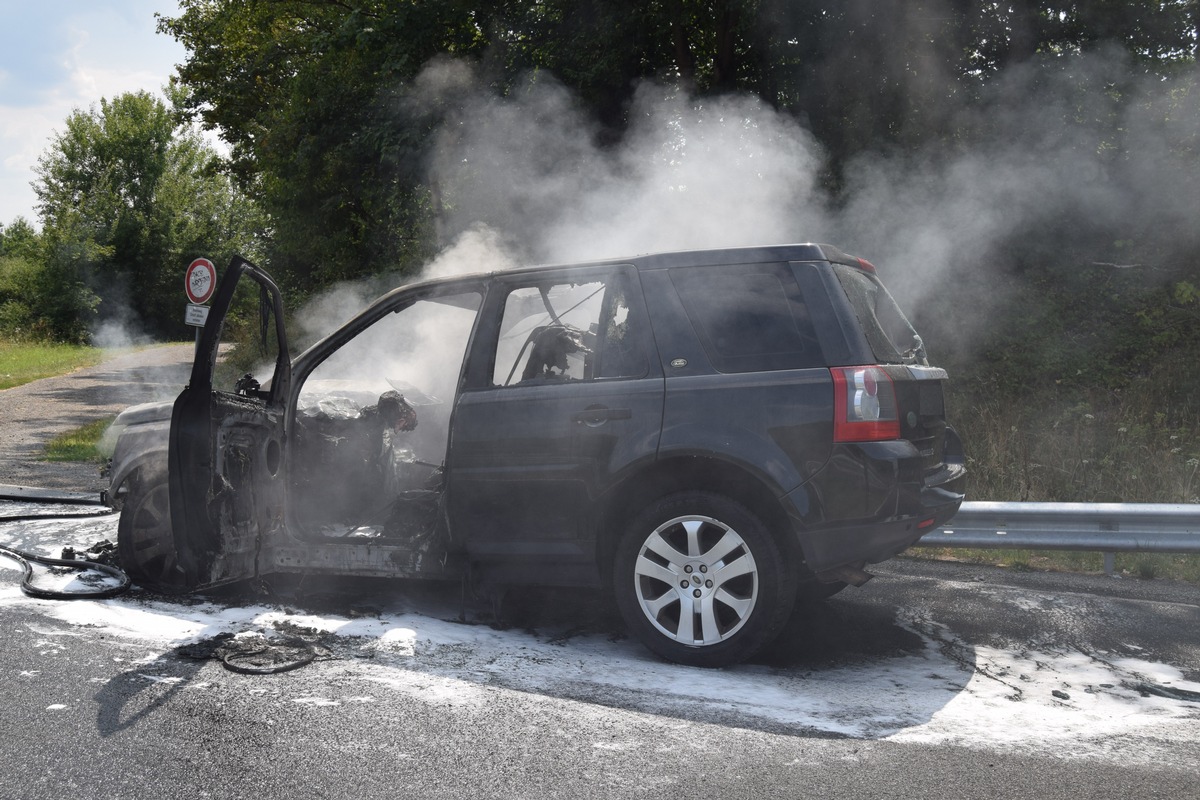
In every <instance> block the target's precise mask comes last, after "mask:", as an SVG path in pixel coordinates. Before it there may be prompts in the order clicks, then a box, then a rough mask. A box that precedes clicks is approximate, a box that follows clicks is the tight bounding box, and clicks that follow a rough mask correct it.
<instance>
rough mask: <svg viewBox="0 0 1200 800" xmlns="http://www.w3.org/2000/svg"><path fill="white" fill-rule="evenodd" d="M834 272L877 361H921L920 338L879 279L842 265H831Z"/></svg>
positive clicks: (922, 353)
mask: <svg viewBox="0 0 1200 800" xmlns="http://www.w3.org/2000/svg"><path fill="white" fill-rule="evenodd" d="M833 271H834V274H835V275H837V277H838V281H839V282H840V283H841V285H842V290H843V291H844V292H845V293H846V298H847V299H848V300H849V301H850V305H851V306H852V307H853V308H854V315H855V316H856V317H857V318H858V323H859V325H860V326H861V327H862V330H863V333H864V335H866V337H867V343H868V344H870V346H871V352H872V353H874V354H875V358H876V359H878V360H879V361H880V362H881V363H884V364H899V363H905V364H911V363H914V362H917V361H921V360H923V359H924V357H925V354H924V346H923V344H922V342H921V337H920V336H918V335H917V332H916V331H915V330H914V329H913V327H912V325H911V324H910V323H909V321H908V318H907V317H905V316H904V312H903V311H901V310H900V307H899V306H898V305H896V301H895V300H893V299H892V296H891V294H889V293H888V290H887V289H886V288H885V287H884V285H883V283H881V282H880V280H879V278H878V277H876V276H875V275H872V274H869V273H867V272H863V271H862V270H861V269H855V268H854V267H849V266H846V265H845V264H834V265H833Z"/></svg>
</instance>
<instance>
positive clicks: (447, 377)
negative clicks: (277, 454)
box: [296, 292, 480, 462]
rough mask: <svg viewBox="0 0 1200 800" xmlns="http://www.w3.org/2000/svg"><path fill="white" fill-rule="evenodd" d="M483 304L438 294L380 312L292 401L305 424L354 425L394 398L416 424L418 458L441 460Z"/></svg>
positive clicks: (470, 297)
mask: <svg viewBox="0 0 1200 800" xmlns="http://www.w3.org/2000/svg"><path fill="white" fill-rule="evenodd" d="M479 305H480V296H479V294H478V293H476V292H468V293H463V294H461V295H459V294H455V295H450V296H436V297H432V298H428V299H422V300H417V301H416V302H414V303H412V304H410V305H407V306H403V307H401V308H400V309H398V310H396V311H395V312H393V313H389V314H384V315H383V316H382V317H380V318H379V319H378V320H376V321H375V322H374V323H373V324H372V325H370V326H369V327H367V328H366V329H364V330H363V331H362V332H361V333H359V334H358V335H357V336H355V337H354V338H353V339H351V340H350V341H348V342H346V343H345V344H344V345H342V346H341V347H340V348H338V349H337V350H336V351H334V352H333V353H332V354H331V355H330V356H329V357H328V358H326V359H325V360H324V361H322V362H321V363H320V364H319V365H318V366H317V367H316V368H315V369H314V370H313V371H312V372H311V373H309V375H308V377H307V378H306V379H305V381H304V384H303V385H302V386H301V388H300V392H299V397H298V400H297V403H296V414H297V416H298V417H300V418H301V419H302V420H303V419H310V420H312V419H320V418H332V419H344V420H353V419H359V418H361V417H363V416H364V415H367V416H370V415H371V414H374V413H379V410H380V409H381V408H385V407H386V405H387V403H388V402H389V401H388V400H387V399H385V400H384V402H383V405H381V402H380V401H381V398H384V397H385V395H386V396H387V397H388V398H391V397H392V396H393V394H399V395H400V396H401V397H402V398H403V399H404V402H405V404H406V405H408V406H411V407H412V408H413V409H415V412H416V414H417V417H418V420H419V422H420V423H421V425H419V426H418V428H417V430H418V431H419V433H418V434H416V437H415V438H416V439H417V440H418V443H419V444H420V445H421V448H420V449H421V455H422V457H424V458H426V459H427V460H430V461H435V462H436V461H440V460H441V458H442V456H443V454H444V452H445V444H446V436H447V425H448V421H449V408H450V404H451V403H452V402H453V400H454V395H455V393H456V391H457V388H458V379H459V375H460V374H461V371H462V363H463V358H464V356H465V354H466V349H467V343H468V341H469V339H470V335H471V329H472V327H473V325H474V323H475V316H476V313H477V311H478V308H479Z"/></svg>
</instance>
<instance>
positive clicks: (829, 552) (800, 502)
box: [784, 429, 967, 573]
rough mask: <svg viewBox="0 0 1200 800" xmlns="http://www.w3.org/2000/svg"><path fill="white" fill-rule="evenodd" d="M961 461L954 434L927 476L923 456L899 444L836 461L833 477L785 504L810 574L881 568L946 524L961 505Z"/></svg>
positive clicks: (862, 449) (869, 446)
mask: <svg viewBox="0 0 1200 800" xmlns="http://www.w3.org/2000/svg"><path fill="white" fill-rule="evenodd" d="M965 461H966V459H965V456H964V455H963V450H962V443H961V441H960V440H959V438H958V436H957V435H956V434H955V433H954V432H953V430H951V429H947V436H946V442H945V456H944V459H943V464H942V466H941V467H939V468H938V469H937V470H934V471H932V472H922V468H921V467H920V466H919V465H920V464H921V456H920V454H919V453H918V452H917V451H916V448H914V447H913V446H912V445H911V444H910V443H908V442H904V441H898V442H872V443H866V444H863V445H854V446H846V447H844V448H843V449H842V450H841V452H839V453H835V458H834V459H831V465H833V467H834V468H833V469H832V470H828V471H823V474H822V475H819V476H817V477H816V478H814V480H813V481H810V482H809V483H807V484H805V485H804V486H801V487H800V488H798V489H796V490H795V491H794V492H792V493H790V494H789V495H787V496H786V497H785V498H784V505H785V507H786V508H787V510H788V513H789V516H790V517H791V521H792V526H793V529H794V531H795V535H796V540H797V542H798V543H799V545H800V548H801V550H802V552H803V553H804V560H805V563H806V565H807V567H808V569H809V570H810V571H811V572H813V573H820V572H825V571H827V570H831V569H836V568H838V567H841V566H845V565H849V564H862V563H863V562H866V563H876V562H879V561H885V560H887V559H889V558H891V557H892V556H894V555H897V554H898V553H900V552H902V551H904V550H905V549H907V548H908V547H910V546H912V545H913V544H914V543H915V542H916V541H917V540H918V539H920V538H921V537H922V536H924V535H925V534H926V533H927V532H929V531H931V530H933V529H934V528H937V527H940V526H942V525H944V524H946V523H947V522H949V521H950V519H951V518H953V516H954V515H955V514H956V513H957V512H958V508H959V506H960V505H962V502H963V499H964V497H965V492H966V482H967V470H966V465H965ZM826 472H828V474H825V473H826ZM847 487H855V488H853V489H848V488H847Z"/></svg>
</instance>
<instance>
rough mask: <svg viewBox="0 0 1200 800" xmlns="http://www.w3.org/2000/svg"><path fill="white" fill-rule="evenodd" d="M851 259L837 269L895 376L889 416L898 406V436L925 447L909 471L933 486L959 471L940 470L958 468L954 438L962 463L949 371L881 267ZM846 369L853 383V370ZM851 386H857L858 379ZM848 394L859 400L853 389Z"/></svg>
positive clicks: (883, 366)
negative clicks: (949, 406)
mask: <svg viewBox="0 0 1200 800" xmlns="http://www.w3.org/2000/svg"><path fill="white" fill-rule="evenodd" d="M848 261H849V262H850V263H834V264H833V271H834V274H835V275H836V276H837V279H838V282H839V283H840V284H841V286H842V290H843V291H844V292H845V294H846V298H847V300H848V301H849V302H850V306H851V307H852V308H853V310H854V314H855V316H856V317H857V319H858V323H859V327H860V329H861V331H862V333H863V336H864V337H865V338H866V341H867V344H868V346H869V347H870V350H871V352H872V354H873V355H874V361H875V364H876V365H878V367H879V369H880V371H882V372H883V373H885V374H886V375H887V377H888V378H890V383H891V385H892V387H893V389H894V392H895V396H894V405H892V404H891V403H888V402H887V400H886V399H884V404H885V408H884V413H885V416H886V415H887V411H889V410H890V411H891V412H892V414H893V415H894V420H895V424H897V427H898V434H899V437H898V438H903V439H906V440H908V441H910V442H912V444H913V445H914V446H915V447H916V448H917V450H918V452H919V453H920V459H919V463H918V464H916V465H912V466H914V467H916V468H917V469H919V470H920V472H921V473H922V474H921V475H908V476H904V477H905V478H908V479H910V480H911V479H916V480H920V481H922V482H924V483H925V484H926V485H930V486H932V485H937V484H940V483H942V482H944V481H945V480H948V479H951V478H953V477H955V476H954V475H950V474H946V475H944V476H943V475H939V473H942V472H950V473H957V472H958V469H948V468H947V466H946V462H947V453H946V449H947V443H948V442H949V446H950V449H951V450H952V451H953V452H951V453H950V459H949V460H950V461H952V462H955V465H956V467H958V466H961V465H960V464H959V463H958V462H961V457H960V455H961V453H960V451H961V447H960V445H959V443H958V438H957V436H956V435H955V434H954V433H953V431H952V430H950V429H949V427H948V426H947V425H946V404H945V396H944V393H943V385H944V383H945V381H946V379H947V375H946V371H945V370H943V369H939V368H937V367H931V366H930V365H929V362H928V357H927V355H926V353H925V346H924V343H923V342H922V341H921V337H920V336H919V335H918V334H917V332H916V330H914V329H913V326H912V325H911V324H910V323H909V321H908V318H907V317H905V316H904V312H902V311H901V310H900V307H899V306H898V305H897V304H896V302H895V300H893V299H892V296H891V294H890V293H889V292H888V290H887V288H886V287H884V285H883V283H882V282H881V281H880V280H879V277H878V275H876V273H875V268H874V267H873V266H871V265H870V264H869V263H867V262H865V261H861V260H855V259H848ZM845 372H846V373H847V375H848V379H847V380H849V381H850V382H851V383H852V382H853V374H854V373H853V371H850V370H845ZM849 391H850V392H853V386H852V385H851V387H850V390H849ZM847 400H848V403H850V404H851V405H853V403H854V399H853V396H852V395H851V396H849V397H848V398H847ZM887 405H892V409H887V408H886V406H887Z"/></svg>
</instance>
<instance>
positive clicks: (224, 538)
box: [111, 244, 966, 665]
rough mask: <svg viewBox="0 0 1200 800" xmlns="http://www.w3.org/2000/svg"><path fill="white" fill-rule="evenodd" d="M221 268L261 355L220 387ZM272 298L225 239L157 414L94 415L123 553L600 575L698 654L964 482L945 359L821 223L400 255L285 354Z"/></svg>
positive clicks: (845, 568)
mask: <svg viewBox="0 0 1200 800" xmlns="http://www.w3.org/2000/svg"><path fill="white" fill-rule="evenodd" d="M247 281H250V282H252V285H254V284H256V285H257V286H255V287H254V288H256V289H257V291H258V292H259V293H260V295H261V300H260V305H261V308H262V310H263V316H262V322H263V331H262V332H263V338H264V341H270V342H271V343H272V344H273V346H274V347H275V349H276V351H277V352H276V353H275V358H274V374H273V375H272V376H271V377H270V379H269V380H264V381H263V382H262V384H261V385H260V384H259V383H257V382H256V381H254V380H252V379H250V378H249V377H248V376H247V377H246V378H243V379H242V380H240V381H238V382H237V383H236V385H234V386H231V387H228V388H222V387H219V386H215V385H214V369H215V365H216V363H217V352H218V346H219V340H220V335H221V331H222V323H223V320H224V317H225V315H226V314H227V312H228V309H229V306H230V303H231V301H232V299H233V297H234V295H235V291H236V290H237V288H236V287H237V285H238V284H239V282H241V283H242V284H245V283H246V282H247ZM281 312H282V302H281V299H280V296H279V291H278V289H277V288H276V286H275V283H274V282H273V281H272V280H271V278H270V276H269V275H267V274H266V273H265V272H263V271H262V270H260V269H259V268H257V267H255V266H254V265H252V264H250V263H249V262H247V261H245V260H243V259H240V258H235V259H234V261H233V263H232V264H231V265H230V266H229V268H228V269H227V270H226V273H225V275H224V277H223V279H222V282H221V284H220V286H219V288H218V290H217V294H216V297H215V301H214V305H213V308H212V312H211V313H210V315H209V321H208V323H207V325H206V327H205V328H204V330H203V332H202V334H201V337H200V341H199V344H198V348H197V357H196V361H195V364H194V365H193V370H192V375H191V380H190V382H189V384H188V386H187V388H186V389H185V390H184V391H183V392H182V394H180V396H179V398H178V399H177V400H176V401H175V403H174V404H173V406H170V416H169V419H168V418H167V413H166V408H167V407H158V408H156V407H136V408H134V409H130V410H129V411H127V412H126V413H125V414H123V415H122V417H121V419H120V420H119V423H120V425H121V426H122V432H121V435H120V438H119V439H118V442H117V446H116V450H115V452H114V458H113V467H112V483H113V486H112V492H111V493H112V495H113V496H114V497H117V498H119V499H121V500H123V509H122V515H121V520H120V525H119V536H118V539H119V548H120V553H121V560H122V563H123V565H124V566H125V567H126V569H127V570H128V571H129V572H130V573H131V575H132V576H133V578H134V579H135V580H136V581H138V582H139V583H141V584H143V585H145V586H147V587H150V588H154V589H158V590H162V591H170V592H186V591H193V590H196V589H201V588H205V587H211V586H216V585H219V584H224V583H230V582H234V581H240V580H244V579H248V578H253V577H256V576H263V575H268V574H271V573H281V572H300V573H335V574H343V575H346V574H348V575H363V576H391V577H404V578H435V579H465V578H470V579H472V580H475V581H478V582H482V583H485V584H490V585H514V584H522V583H526V584H528V583H536V584H546V585H565V586H600V587H606V588H608V589H610V590H611V591H612V593H613V596H614V598H615V600H616V604H617V606H618V607H619V609H620V611H621V613H622V615H623V617H624V618H625V620H626V622H627V624H628V625H629V627H630V629H631V630H632V631H633V632H634V633H635V634H636V635H637V636H638V637H639V639H641V640H642V641H643V642H644V643H645V644H646V645H647V646H648V647H650V648H651V649H652V650H654V651H655V652H657V653H659V654H660V655H662V656H664V657H666V658H669V659H672V660H675V661H680V662H684V663H691V664H702V665H718V664H725V663H731V662H734V661H737V660H740V659H743V658H746V657H748V656H750V655H751V654H752V653H754V652H755V651H757V650H758V649H759V648H761V647H762V646H763V645H765V644H767V643H768V642H770V641H771V640H772V639H773V638H774V637H775V636H776V635H777V634H778V632H779V631H780V630H781V629H782V627H783V625H784V623H785V622H786V621H787V619H788V616H789V615H790V614H791V613H792V611H793V608H794V607H795V601H796V599H797V598H798V597H801V596H822V595H828V594H832V593H833V592H835V591H837V590H838V589H840V588H842V587H844V586H845V585H846V584H847V583H853V584H858V583H861V582H862V581H863V580H865V579H866V578H867V577H869V576H868V575H867V574H866V573H865V572H863V567H864V566H865V564H867V563H873V562H877V561H881V560H884V559H886V558H889V557H891V556H893V555H895V554H896V553H898V552H900V551H902V550H904V549H905V548H906V547H908V546H909V545H911V544H912V543H913V542H915V541H916V540H917V539H918V538H920V536H921V535H923V534H924V533H925V532H926V531H928V530H930V529H932V528H934V527H937V526H939V525H941V524H943V523H945V522H946V521H947V520H948V519H950V517H952V516H953V515H954V513H955V512H956V511H957V509H958V507H959V505H960V503H961V502H962V499H963V491H964V484H965V474H966V472H965V467H964V458H963V451H962V446H961V443H960V441H959V439H958V437H957V435H956V434H955V433H954V431H953V429H952V428H951V427H950V426H949V425H947V423H946V419H945V410H944V403H943V383H944V382H945V380H946V377H947V376H946V373H945V372H944V371H943V370H941V369H938V368H936V367H932V366H929V364H928V363H927V360H926V356H925V352H924V348H923V346H922V343H921V339H920V337H919V336H917V335H916V333H915V332H914V331H913V329H912V328H911V326H910V325H909V324H908V322H907V320H906V319H905V317H904V315H903V314H902V313H901V312H900V310H899V309H898V308H897V307H896V305H895V303H894V302H893V301H892V298H891V296H890V295H889V294H888V293H887V291H886V289H884V287H883V285H882V283H881V282H880V281H879V279H878V277H877V275H876V274H875V269H874V267H872V266H871V265H870V264H868V263H867V262H865V261H862V260H861V259H857V258H854V257H851V256H847V255H845V254H843V253H841V252H840V251H838V250H837V249H835V248H832V247H829V246H826V245H812V244H805V245H787V246H772V247H762V248H739V249H729V250H713V251H696V252H679V253H663V254H656V255H649V256H642V257H637V258H633V259H627V260H620V261H614V262H603V263H589V264H575V265H568V266H550V267H535V268H528V269H520V270H512V271H505V272H497V273H490V274H481V275H475V276H469V277H463V278H455V279H451V280H441V281H430V282H425V283H418V284H413V285H409V286H405V287H401V288H399V289H396V290H394V291H392V292H391V293H389V294H387V295H385V296H384V297H382V298H380V299H379V300H378V301H376V302H375V303H374V304H373V305H371V306H370V307H369V308H367V309H366V310H365V311H363V312H362V313H360V314H359V315H358V316H356V317H354V318H353V319H351V320H350V321H349V322H347V323H346V324H345V325H344V326H343V327H341V328H340V329H338V330H337V331H335V332H334V333H333V334H331V335H330V336H328V337H327V338H325V339H324V340H322V341H321V342H319V343H317V344H316V345H314V346H313V347H311V348H309V349H308V350H306V351H305V352H304V353H303V354H301V355H300V356H298V357H297V358H295V360H292V359H290V358H289V356H288V352H287V346H286V336H285V332H284V329H283V324H282V322H281ZM269 321H270V322H269Z"/></svg>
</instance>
